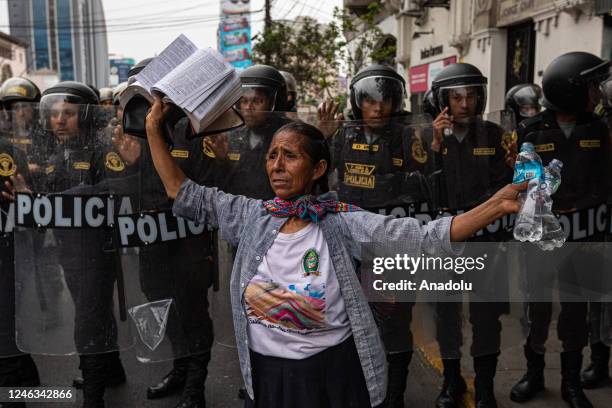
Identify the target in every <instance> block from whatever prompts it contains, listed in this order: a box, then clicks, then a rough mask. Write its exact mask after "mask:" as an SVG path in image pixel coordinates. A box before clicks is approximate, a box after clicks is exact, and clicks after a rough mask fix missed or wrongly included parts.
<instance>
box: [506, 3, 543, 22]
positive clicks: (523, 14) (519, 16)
mask: <svg viewBox="0 0 612 408" xmlns="http://www.w3.org/2000/svg"><path fill="white" fill-rule="evenodd" d="M535 5H536V1H535V0H502V1H501V2H500V3H499V10H498V14H497V15H498V18H497V21H498V25H507V24H511V23H515V22H517V21H520V20H523V19H525V18H527V17H529V15H530V14H531V12H532V11H533V9H534V8H535Z"/></svg>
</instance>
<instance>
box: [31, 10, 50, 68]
mask: <svg viewBox="0 0 612 408" xmlns="http://www.w3.org/2000/svg"><path fill="white" fill-rule="evenodd" d="M32 24H33V26H34V61H35V64H34V66H35V67H36V69H42V68H51V64H50V58H49V31H48V29H47V1H46V0H32Z"/></svg>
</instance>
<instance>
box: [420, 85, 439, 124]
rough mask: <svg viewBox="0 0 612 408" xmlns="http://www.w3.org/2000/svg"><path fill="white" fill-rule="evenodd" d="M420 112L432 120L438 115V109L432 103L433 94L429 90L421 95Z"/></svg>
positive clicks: (433, 102) (434, 103)
mask: <svg viewBox="0 0 612 408" xmlns="http://www.w3.org/2000/svg"><path fill="white" fill-rule="evenodd" d="M421 110H422V111H423V113H425V114H427V115H429V116H431V117H432V118H436V117H437V116H438V115H439V114H440V111H439V110H438V108H436V102H435V101H434V98H433V92H432V91H431V89H429V90H428V91H427V92H425V95H423V102H422V103H421Z"/></svg>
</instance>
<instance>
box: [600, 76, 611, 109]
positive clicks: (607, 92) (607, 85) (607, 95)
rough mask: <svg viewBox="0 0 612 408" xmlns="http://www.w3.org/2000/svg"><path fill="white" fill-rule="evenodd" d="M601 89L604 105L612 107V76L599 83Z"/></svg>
mask: <svg viewBox="0 0 612 408" xmlns="http://www.w3.org/2000/svg"><path fill="white" fill-rule="evenodd" d="M599 90H600V91H601V99H602V102H603V105H604V106H605V107H606V108H608V109H612V78H608V79H606V80H605V81H603V82H602V83H601V84H600V85H599Z"/></svg>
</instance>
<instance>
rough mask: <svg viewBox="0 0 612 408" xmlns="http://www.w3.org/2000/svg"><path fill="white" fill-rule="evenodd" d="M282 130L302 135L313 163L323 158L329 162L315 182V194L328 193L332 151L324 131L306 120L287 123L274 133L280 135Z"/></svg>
mask: <svg viewBox="0 0 612 408" xmlns="http://www.w3.org/2000/svg"><path fill="white" fill-rule="evenodd" d="M282 132H289V133H295V134H297V135H300V136H302V142H301V144H302V148H303V149H304V151H305V152H306V154H307V155H308V157H309V158H310V160H311V161H312V163H313V164H316V163H318V162H319V161H321V160H325V161H326V162H327V169H326V170H325V173H324V174H323V175H322V176H321V177H320V178H318V179H317V180H316V181H315V183H314V186H313V188H314V191H313V194H323V193H327V192H328V191H329V184H328V182H327V175H328V174H329V170H330V166H331V153H330V151H329V145H328V144H327V140H326V139H325V136H323V133H321V131H320V130H319V129H317V128H316V127H314V126H312V125H309V124H308V123H304V122H290V123H287V124H286V125H284V126H283V127H281V128H280V129H278V130H277V131H276V133H275V134H274V135H278V134H279V133H282Z"/></svg>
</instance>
